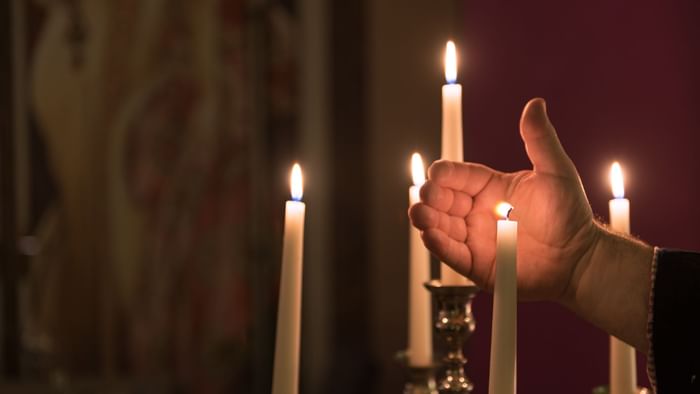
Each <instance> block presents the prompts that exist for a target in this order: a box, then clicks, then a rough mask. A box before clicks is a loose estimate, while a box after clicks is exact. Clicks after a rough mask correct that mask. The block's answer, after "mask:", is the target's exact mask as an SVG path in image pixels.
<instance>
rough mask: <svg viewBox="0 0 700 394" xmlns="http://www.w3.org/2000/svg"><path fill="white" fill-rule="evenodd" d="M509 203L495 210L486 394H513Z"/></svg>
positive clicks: (513, 243) (513, 244) (513, 246)
mask: <svg viewBox="0 0 700 394" xmlns="http://www.w3.org/2000/svg"><path fill="white" fill-rule="evenodd" d="M512 209H513V207H512V206H510V204H508V203H501V204H499V205H498V207H497V208H496V210H497V212H498V214H499V215H500V216H501V217H503V218H504V219H503V220H499V221H498V225H497V230H496V279H495V285H494V291H493V323H492V324H493V325H492V327H491V364H490V370H489V394H514V393H515V388H516V343H517V338H516V328H517V302H518V297H517V289H518V283H517V282H518V281H517V268H516V251H517V243H518V222H516V221H513V220H509V219H508V216H509V214H510V211H511V210H512Z"/></svg>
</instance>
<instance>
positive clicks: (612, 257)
mask: <svg viewBox="0 0 700 394" xmlns="http://www.w3.org/2000/svg"><path fill="white" fill-rule="evenodd" d="M595 226H596V235H595V241H594V242H593V246H592V247H591V250H590V253H589V255H588V256H585V258H584V259H582V260H581V261H580V262H579V264H578V266H577V267H576V269H575V274H574V278H572V285H571V291H570V292H569V295H568V297H567V298H566V299H565V300H564V301H563V302H562V303H563V304H564V305H565V306H567V307H568V308H569V309H571V310H572V311H574V312H575V313H576V314H578V315H580V316H581V317H583V318H584V319H586V320H588V321H589V322H591V323H593V324H594V325H596V326H598V327H600V328H602V329H603V330H605V331H606V332H608V333H609V334H611V335H614V336H616V337H617V338H619V339H621V340H623V341H625V342H627V343H629V344H631V345H633V346H635V347H636V348H637V349H639V350H641V351H644V352H646V350H647V346H648V344H647V340H646V322H647V315H648V299H649V291H650V286H651V284H650V280H651V279H650V277H651V276H650V275H651V264H652V260H653V256H654V248H653V247H651V246H649V245H647V244H645V243H643V242H641V241H639V240H636V239H634V238H631V237H630V236H627V235H625V234H621V233H615V232H611V231H609V230H608V229H606V228H604V227H603V226H602V225H600V224H598V223H596V224H595Z"/></svg>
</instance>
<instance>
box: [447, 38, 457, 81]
mask: <svg viewBox="0 0 700 394" xmlns="http://www.w3.org/2000/svg"><path fill="white" fill-rule="evenodd" d="M445 80H446V81H447V83H449V84H453V83H456V82H457V48H456V47H455V43H454V42H453V41H452V40H450V41H447V44H446V45H445Z"/></svg>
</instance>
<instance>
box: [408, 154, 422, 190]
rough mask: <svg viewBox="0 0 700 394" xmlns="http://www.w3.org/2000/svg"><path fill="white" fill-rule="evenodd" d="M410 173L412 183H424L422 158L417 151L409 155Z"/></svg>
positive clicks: (419, 184) (418, 184) (420, 184)
mask: <svg viewBox="0 0 700 394" xmlns="http://www.w3.org/2000/svg"><path fill="white" fill-rule="evenodd" d="M411 175H412V177H413V184H414V185H416V186H423V184H424V183H425V166H423V158H422V157H421V155H420V154H419V153H414V154H413V155H412V156H411Z"/></svg>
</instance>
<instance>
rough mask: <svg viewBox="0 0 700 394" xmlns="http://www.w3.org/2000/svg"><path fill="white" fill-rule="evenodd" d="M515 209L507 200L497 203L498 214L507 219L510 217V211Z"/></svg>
mask: <svg viewBox="0 0 700 394" xmlns="http://www.w3.org/2000/svg"><path fill="white" fill-rule="evenodd" d="M512 211H513V206H512V205H510V204H508V203H507V202H505V201H504V202H500V203H498V205H496V214H497V215H498V216H500V217H502V218H503V219H505V220H509V219H510V213H511V212H512Z"/></svg>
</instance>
